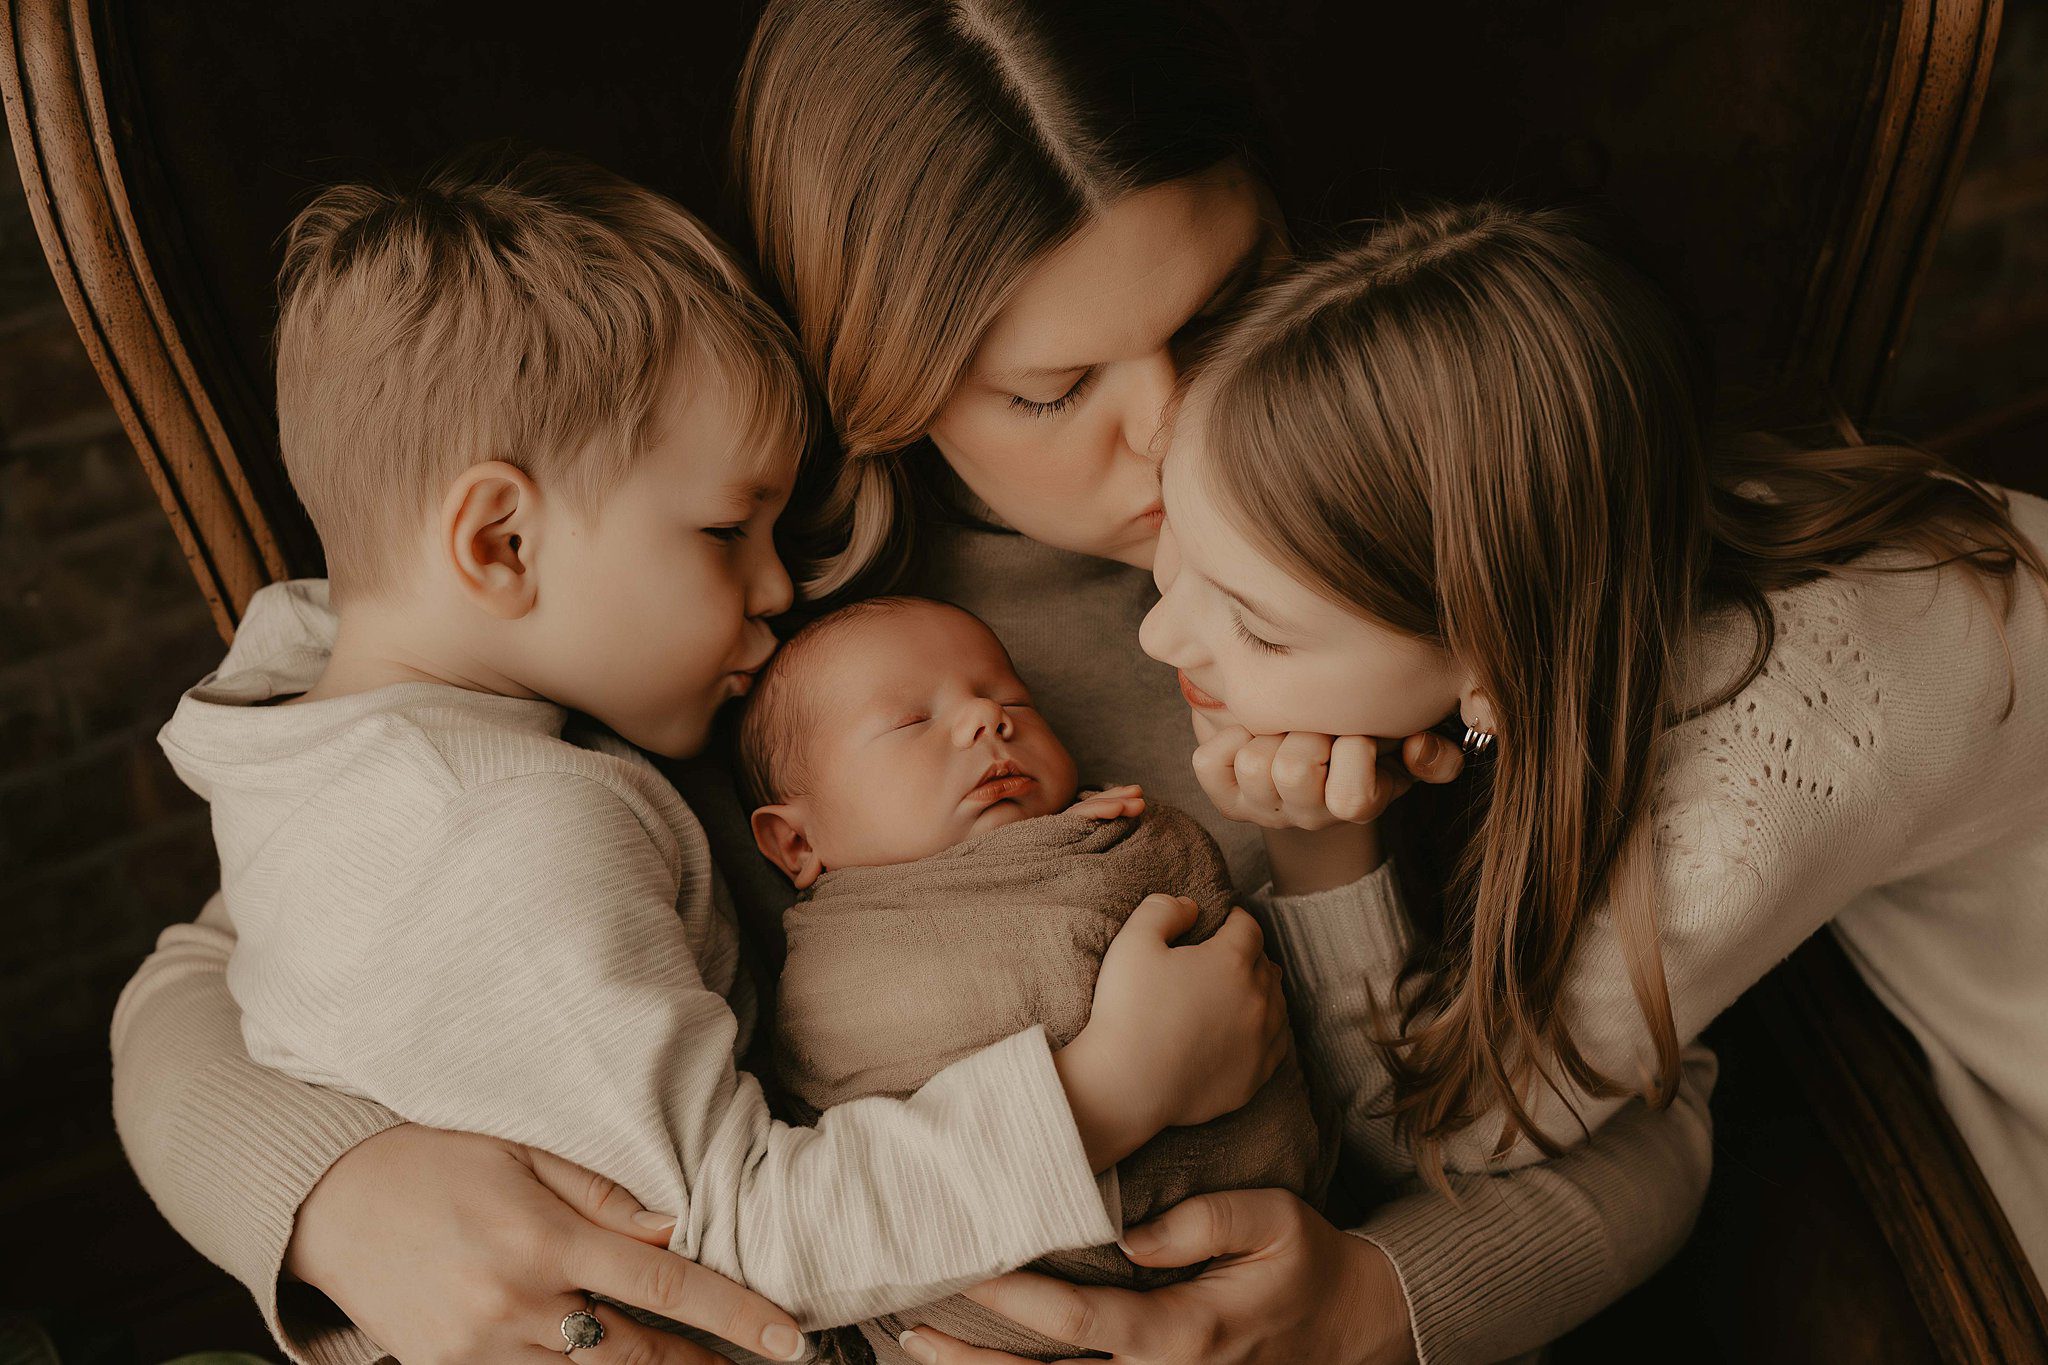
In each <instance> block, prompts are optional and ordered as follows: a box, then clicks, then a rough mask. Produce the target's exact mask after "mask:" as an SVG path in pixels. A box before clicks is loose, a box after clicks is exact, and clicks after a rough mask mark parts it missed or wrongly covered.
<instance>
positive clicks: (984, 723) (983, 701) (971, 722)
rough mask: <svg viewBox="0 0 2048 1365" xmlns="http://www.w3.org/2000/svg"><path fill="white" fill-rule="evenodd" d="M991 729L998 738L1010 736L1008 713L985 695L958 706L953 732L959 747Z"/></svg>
mask: <svg viewBox="0 0 2048 1365" xmlns="http://www.w3.org/2000/svg"><path fill="white" fill-rule="evenodd" d="M991 730H993V731H994V732H995V733H996V734H997V735H998V736H999V737H1000V738H1003V739H1008V738H1009V737H1010V713H1009V712H1007V711H1005V710H1004V709H1003V708H1002V707H1001V706H1000V705H998V704H997V703H995V702H992V701H990V700H988V699H987V698H986V697H976V698H975V699H974V700H973V701H970V702H968V703H967V704H966V705H965V706H963V707H961V708H960V719H959V720H958V721H957V722H956V723H955V725H954V730H953V734H954V737H955V738H956V739H958V740H959V742H960V745H961V747H963V748H965V747H966V746H967V745H970V744H973V743H976V742H977V741H979V740H980V739H981V737H982V736H983V735H986V734H987V733H989V732H990V731H991Z"/></svg>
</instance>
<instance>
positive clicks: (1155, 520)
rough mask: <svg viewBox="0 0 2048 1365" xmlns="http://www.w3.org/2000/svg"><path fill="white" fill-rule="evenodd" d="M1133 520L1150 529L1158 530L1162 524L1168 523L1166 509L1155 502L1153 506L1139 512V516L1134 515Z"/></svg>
mask: <svg viewBox="0 0 2048 1365" xmlns="http://www.w3.org/2000/svg"><path fill="white" fill-rule="evenodd" d="M1131 520H1132V521H1135V522H1137V523H1139V524H1140V525H1142V526H1144V527H1146V528H1147V529H1149V530H1153V531H1157V530H1158V529H1159V528H1160V527H1161V526H1163V525H1165V524H1166V509H1165V508H1164V507H1161V506H1160V505H1159V504H1157V503H1154V504H1153V505H1152V506H1150V507H1148V508H1146V509H1145V510H1144V511H1142V512H1140V513H1138V515H1137V516H1135V517H1132V518H1131Z"/></svg>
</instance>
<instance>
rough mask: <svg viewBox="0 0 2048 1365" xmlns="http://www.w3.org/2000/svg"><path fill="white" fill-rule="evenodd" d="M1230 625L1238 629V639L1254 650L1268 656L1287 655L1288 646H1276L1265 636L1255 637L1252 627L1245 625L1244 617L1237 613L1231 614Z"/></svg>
mask: <svg viewBox="0 0 2048 1365" xmlns="http://www.w3.org/2000/svg"><path fill="white" fill-rule="evenodd" d="M1230 624H1231V625H1233V626H1235V627H1236V628H1237V635H1238V638H1239V639H1241V640H1243V641H1244V642H1245V643H1246V644H1248V645H1250V646H1252V648H1254V649H1258V650H1263V651H1264V652H1266V653H1268V654H1285V653H1286V652H1287V646H1286V645H1276V644H1274V643H1273V642H1272V641H1271V640H1268V639H1266V638H1264V637H1263V636H1259V635H1254V634H1253V633H1252V630H1251V627H1250V626H1247V625H1246V624H1245V623H1244V617H1242V616H1240V615H1238V614H1237V613H1236V612H1235V611H1233V612H1231V613H1230Z"/></svg>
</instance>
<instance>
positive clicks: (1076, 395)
mask: <svg viewBox="0 0 2048 1365" xmlns="http://www.w3.org/2000/svg"><path fill="white" fill-rule="evenodd" d="M1100 372H1101V367H1100V366H1097V365H1090V366H1089V367H1088V368H1087V369H1086V370H1083V371H1082V372H1081V377H1080V378H1079V379H1077V380H1075V381H1074V387H1072V388H1071V389H1068V390H1067V391H1066V392H1065V393H1063V394H1061V395H1060V396H1059V397H1057V398H1055V399H1053V400H1052V401H1050V402H1047V403H1037V402H1033V401H1032V400H1031V399H1029V398H1025V397H1022V396H1020V395H1018V394H1011V395H1010V406H1011V407H1013V408H1018V409H1020V410H1022V411H1024V412H1028V413H1030V414H1031V415H1032V416H1033V417H1051V416H1054V415H1056V414H1058V413H1062V412H1065V411H1066V410H1067V409H1068V408H1070V407H1072V406H1073V405H1074V404H1076V403H1078V402H1080V401H1081V396H1082V395H1083V394H1085V393H1087V392H1088V388H1089V386H1090V385H1092V384H1093V383H1094V382H1095V377H1096V375H1097V374H1099V373H1100Z"/></svg>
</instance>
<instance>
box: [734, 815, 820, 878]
mask: <svg viewBox="0 0 2048 1365" xmlns="http://www.w3.org/2000/svg"><path fill="white" fill-rule="evenodd" d="M749 822H750V823H751V824H752V825H753V827H754V847H756V848H758V849H760V850H761V856H762V857H764V858H766V859H767V860H768V861H769V862H771V863H774V864H775V865H776V866H777V867H779V868H781V869H782V870H783V871H784V872H785V873H787V874H788V875H789V879H790V880H791V881H793V882H795V883H796V889H797V890H799V891H804V890H807V889H809V887H810V885H811V883H812V882H814V881H816V880H818V876H819V874H820V873H822V872H823V871H824V870H825V865H824V864H823V863H822V862H820V861H819V860H818V850H816V849H815V848H812V847H811V840H810V836H809V835H807V834H806V833H805V832H804V815H803V811H802V810H801V809H800V808H798V807H796V806H762V807H761V808H760V809H759V810H757V811H755V812H754V813H753V815H752V816H751V817H750V821H749Z"/></svg>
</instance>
